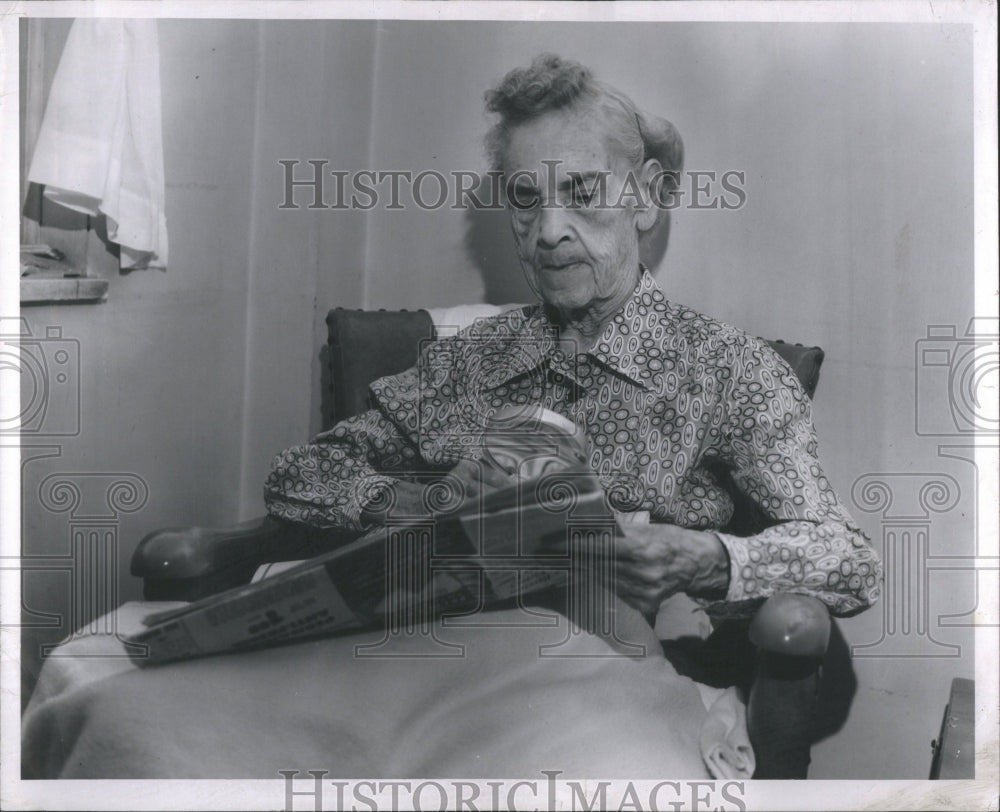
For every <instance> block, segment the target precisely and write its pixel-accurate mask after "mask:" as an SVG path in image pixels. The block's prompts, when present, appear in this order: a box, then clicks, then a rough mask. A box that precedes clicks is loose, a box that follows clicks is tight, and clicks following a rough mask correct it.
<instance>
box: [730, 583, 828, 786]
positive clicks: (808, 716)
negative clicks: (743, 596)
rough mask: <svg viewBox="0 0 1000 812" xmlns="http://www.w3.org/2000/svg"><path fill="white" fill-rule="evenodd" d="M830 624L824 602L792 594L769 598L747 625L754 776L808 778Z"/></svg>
mask: <svg viewBox="0 0 1000 812" xmlns="http://www.w3.org/2000/svg"><path fill="white" fill-rule="evenodd" d="M830 627H831V621H830V613H829V611H828V610H827V608H826V606H825V605H824V604H823V603H822V602H820V601H819V600H817V599H816V598H813V597H810V596H808V595H794V594H791V593H779V594H777V595H773V596H772V597H770V598H769V599H768V600H767V601H766V602H765V603H764V605H763V606H762V607H761V608H760V609H758V610H757V614H756V615H755V616H754V619H753V621H752V622H751V623H750V629H749V637H750V641H751V642H752V643H753V644H754V645H755V646H756V647H757V649H758V654H757V663H756V673H755V675H754V680H753V685H752V686H751V688H750V696H749V700H748V702H747V729H748V732H749V734H750V742H751V744H752V745H753V748H754V754H755V755H756V758H757V769H756V771H755V772H754V778H805V777H806V776H807V773H808V770H809V760H810V755H809V751H810V747H811V745H812V742H813V738H814V732H815V714H816V706H817V698H818V695H819V687H820V679H821V666H822V664H823V658H824V656H825V655H826V652H827V648H828V647H829V644H830Z"/></svg>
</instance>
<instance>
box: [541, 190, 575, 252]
mask: <svg viewBox="0 0 1000 812" xmlns="http://www.w3.org/2000/svg"><path fill="white" fill-rule="evenodd" d="M566 214H567V212H566V207H565V206H563V204H562V203H559V202H555V201H553V202H549V203H546V204H544V205H542V206H540V207H539V209H538V241H539V242H540V243H542V244H543V245H545V246H546V247H550V248H554V247H555V246H556V245H558V244H559V243H560V242H562V240H564V239H568V238H569V236H570V231H569V221H568V218H567V217H566Z"/></svg>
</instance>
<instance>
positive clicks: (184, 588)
mask: <svg viewBox="0 0 1000 812" xmlns="http://www.w3.org/2000/svg"><path fill="white" fill-rule="evenodd" d="M353 537H354V534H347V533H345V532H342V531H337V530H319V529H317V528H309V527H306V526H304V525H297V524H293V523H291V522H284V521H280V520H277V519H274V518H272V517H270V516H264V517H262V518H257V519H252V520H250V521H248V522H244V523H242V524H238V525H235V526H232V527H225V528H209V527H184V528H179V527H172V528H166V529H163V530H157V531H155V532H153V533H150V534H149V535H147V536H146V537H145V538H143V539H142V541H140V542H139V545H138V546H137V547H136V550H135V552H134V553H133V554H132V563H131V567H130V571H131V573H132V575H134V576H136V577H138V578H142V579H143V597H144V598H145V599H146V600H189V601H191V600H198V599H199V598H203V597H205V596H207V595H212V594H214V593H216V592H222V591H224V590H226V589H230V588H232V587H234V586H239V585H241V584H245V583H248V582H249V581H250V579H251V578H252V577H253V574H254V572H255V571H256V569H257V567H259V566H260V565H261V564H264V563H267V562H271V561H294V560H296V559H300V558H311V557H312V556H315V555H319V554H320V553H322V552H326V551H327V550H329V549H332V548H333V547H336V546H338V545H339V544H342V543H344V542H345V541H349V540H350V539H351V538H353Z"/></svg>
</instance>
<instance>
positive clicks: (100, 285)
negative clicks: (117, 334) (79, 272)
mask: <svg viewBox="0 0 1000 812" xmlns="http://www.w3.org/2000/svg"><path fill="white" fill-rule="evenodd" d="M107 299H108V280H107V279H94V278H92V277H91V278H88V277H83V276H78V277H70V278H64V279H56V278H51V277H42V276H38V277H34V278H33V277H25V276H22V277H21V304H22V305H46V304H98V303H100V302H105V301H107Z"/></svg>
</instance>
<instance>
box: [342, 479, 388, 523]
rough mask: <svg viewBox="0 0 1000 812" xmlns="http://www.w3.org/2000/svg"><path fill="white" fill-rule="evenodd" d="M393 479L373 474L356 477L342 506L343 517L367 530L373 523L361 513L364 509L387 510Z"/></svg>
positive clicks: (369, 510) (374, 511) (371, 510)
mask: <svg viewBox="0 0 1000 812" xmlns="http://www.w3.org/2000/svg"><path fill="white" fill-rule="evenodd" d="M396 481H397V480H395V479H393V478H392V477H390V476H382V475H381V474H373V475H371V476H366V477H362V478H360V479H358V480H357V481H355V482H354V483H353V484H352V485H351V490H350V494H349V498H348V500H347V504H346V505H345V506H344V518H345V519H347V521H348V522H350V523H351V525H353V526H354V527H357V528H358V529H359V530H362V531H368V530H371V529H372V528H373V527H374V526H375V525H374V523H372V522H370V521H365V519H364V518H363V517H362V515H361V514H362V513H364V512H365V511H368V512H371V513H378V512H382V511H388V510H389V509H390V508H391V507H392V504H393V499H394V496H393V485H395V484H396Z"/></svg>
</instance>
